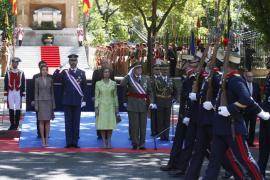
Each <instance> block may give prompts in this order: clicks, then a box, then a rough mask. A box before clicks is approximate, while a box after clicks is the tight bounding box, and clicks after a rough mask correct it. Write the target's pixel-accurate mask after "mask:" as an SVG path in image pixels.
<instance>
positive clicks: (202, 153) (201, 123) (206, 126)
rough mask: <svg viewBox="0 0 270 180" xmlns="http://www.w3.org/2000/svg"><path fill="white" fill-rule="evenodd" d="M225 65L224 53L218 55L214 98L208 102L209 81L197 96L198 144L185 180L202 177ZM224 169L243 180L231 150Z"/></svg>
mask: <svg viewBox="0 0 270 180" xmlns="http://www.w3.org/2000/svg"><path fill="white" fill-rule="evenodd" d="M222 64H223V55H222V53H218V54H217V60H216V66H215V67H213V69H212V71H213V77H211V78H212V81H210V82H212V86H211V87H212V97H211V99H209V100H207V99H206V98H207V97H206V96H207V91H208V87H209V85H208V83H209V77H207V78H208V79H204V83H203V84H204V85H203V87H202V89H201V91H200V93H198V94H197V97H198V99H199V102H200V108H199V114H200V117H199V118H198V126H197V135H196V142H195V145H194V149H193V153H192V157H191V159H190V163H189V167H188V169H187V172H186V175H185V179H188V180H197V179H199V176H200V170H201V167H202V163H203V160H204V157H207V156H208V155H209V153H210V152H211V151H210V143H211V139H212V131H213V130H212V118H213V116H214V110H213V109H214V106H215V101H216V97H217V95H218V92H219V87H220V80H221V75H222V73H221V72H220V71H219V70H220V67H221V66H222ZM222 165H223V167H224V169H226V171H227V172H230V173H233V174H234V176H235V178H236V179H243V176H244V175H243V172H242V171H241V169H240V167H239V166H238V164H236V162H235V161H234V158H233V155H232V153H231V150H230V149H229V150H227V152H226V156H225V158H224V160H223V164H222Z"/></svg>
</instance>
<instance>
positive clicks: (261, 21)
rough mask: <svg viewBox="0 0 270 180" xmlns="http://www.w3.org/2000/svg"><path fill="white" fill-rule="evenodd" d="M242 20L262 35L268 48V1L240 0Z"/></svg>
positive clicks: (269, 6) (269, 43)
mask: <svg viewBox="0 0 270 180" xmlns="http://www.w3.org/2000/svg"><path fill="white" fill-rule="evenodd" d="M242 6H243V8H244V10H245V11H244V12H243V13H242V17H243V19H244V22H245V23H246V24H248V25H249V26H250V27H251V28H253V29H255V30H256V31H258V32H259V33H261V34H262V35H263V42H264V44H265V45H266V47H267V49H268V50H269V49H270V28H269V27H270V1H269V0H242Z"/></svg>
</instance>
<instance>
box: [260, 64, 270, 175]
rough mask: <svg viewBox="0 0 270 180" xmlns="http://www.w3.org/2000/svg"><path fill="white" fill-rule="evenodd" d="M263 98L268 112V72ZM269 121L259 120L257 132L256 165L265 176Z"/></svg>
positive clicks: (269, 103)
mask: <svg viewBox="0 0 270 180" xmlns="http://www.w3.org/2000/svg"><path fill="white" fill-rule="evenodd" d="M266 67H267V69H270V61H269V60H268V62H267V64H266ZM264 95H265V96H264V99H263V103H262V106H263V109H264V110H265V111H267V112H270V72H269V73H268V75H267V76H266V80H265V88H264ZM269 139H270V121H263V120H261V122H260V134H259V160H258V165H259V167H260V170H261V173H262V174H263V176H265V171H266V167H267V163H268V159H269V154H270V144H269Z"/></svg>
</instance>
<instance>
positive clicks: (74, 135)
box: [53, 54, 86, 148]
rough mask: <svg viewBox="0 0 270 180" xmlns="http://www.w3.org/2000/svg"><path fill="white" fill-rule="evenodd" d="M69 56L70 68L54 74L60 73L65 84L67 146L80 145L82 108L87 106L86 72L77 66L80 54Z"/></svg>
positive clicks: (58, 70)
mask: <svg viewBox="0 0 270 180" xmlns="http://www.w3.org/2000/svg"><path fill="white" fill-rule="evenodd" d="M68 58H69V65H70V68H69V69H64V70H63V71H62V72H60V69H57V70H56V71H55V72H54V74H53V76H57V75H60V76H61V82H62V84H63V85H62V86H63V97H64V98H63V102H62V103H63V105H64V114H65V132H66V146H65V148H70V147H75V148H80V147H79V146H78V139H79V131H80V117H81V108H82V107H84V106H86V102H85V92H86V77H85V72H84V71H82V70H80V69H78V68H77V64H78V55H76V54H71V55H69V56H68Z"/></svg>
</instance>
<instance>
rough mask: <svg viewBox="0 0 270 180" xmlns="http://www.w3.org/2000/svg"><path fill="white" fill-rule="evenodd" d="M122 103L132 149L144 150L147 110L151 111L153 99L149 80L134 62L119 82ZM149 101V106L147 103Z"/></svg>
mask: <svg viewBox="0 0 270 180" xmlns="http://www.w3.org/2000/svg"><path fill="white" fill-rule="evenodd" d="M121 85H122V86H123V95H124V97H123V102H124V104H123V105H124V107H126V108H127V111H128V117H129V125H130V130H131V141H132V146H133V147H132V149H133V150H136V149H138V148H139V149H141V150H145V135H146V124H147V111H148V108H150V109H153V108H154V107H155V106H156V105H155V104H154V97H153V92H152V88H151V83H150V79H149V78H148V77H146V76H143V75H142V65H141V63H139V62H136V63H134V64H133V65H132V67H131V68H130V71H129V73H128V75H127V76H125V77H124V79H123V80H122V82H121ZM149 101H150V105H148V102H149Z"/></svg>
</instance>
